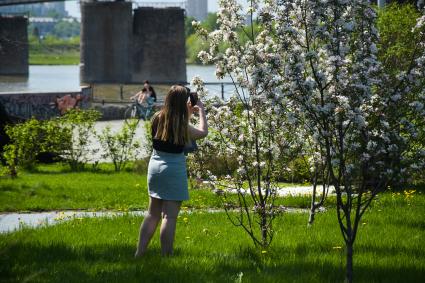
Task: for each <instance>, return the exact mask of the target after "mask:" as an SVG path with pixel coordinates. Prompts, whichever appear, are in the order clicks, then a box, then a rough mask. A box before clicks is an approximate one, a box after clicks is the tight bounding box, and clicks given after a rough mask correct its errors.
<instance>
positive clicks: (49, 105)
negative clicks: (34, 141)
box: [0, 89, 91, 120]
mask: <svg viewBox="0 0 425 283" xmlns="http://www.w3.org/2000/svg"><path fill="white" fill-rule="evenodd" d="M90 96H91V91H90V89H89V90H87V89H82V91H81V92H72V93H69V92H68V93H11V94H1V95H0V103H1V104H2V105H3V107H4V109H5V110H6V112H7V114H8V115H9V116H11V117H14V118H18V119H30V118H31V117H34V118H36V119H40V120H45V119H50V118H53V117H57V116H59V115H62V114H64V113H65V112H66V110H68V109H71V108H83V109H84V108H88V106H89V102H90Z"/></svg>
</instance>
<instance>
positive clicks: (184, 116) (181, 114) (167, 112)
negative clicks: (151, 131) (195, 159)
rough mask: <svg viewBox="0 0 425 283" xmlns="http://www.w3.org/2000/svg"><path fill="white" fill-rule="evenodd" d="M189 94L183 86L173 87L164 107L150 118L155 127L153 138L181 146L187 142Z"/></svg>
mask: <svg viewBox="0 0 425 283" xmlns="http://www.w3.org/2000/svg"><path fill="white" fill-rule="evenodd" d="M188 96H189V94H188V93H187V90H186V88H185V87H183V86H179V85H173V86H172V87H171V88H170V90H169V91H168V94H167V96H166V97H165V103H164V107H163V108H162V109H161V111H159V112H158V114H157V115H155V116H154V117H153V118H152V121H153V123H152V124H153V125H157V130H156V134H155V138H156V139H159V140H162V141H169V142H172V143H174V144H179V145H183V144H186V142H187V141H188V140H189V130H188V128H189V111H188V109H187V99H188Z"/></svg>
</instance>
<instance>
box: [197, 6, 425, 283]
mask: <svg viewBox="0 0 425 283" xmlns="http://www.w3.org/2000/svg"><path fill="white" fill-rule="evenodd" d="M260 2H261V4H260ZM249 3H250V7H249V9H250V13H251V19H252V17H253V15H254V14H256V15H257V21H258V23H257V24H258V32H257V33H255V30H254V29H253V28H251V29H250V30H249V31H247V30H246V29H244V27H243V23H242V22H243V18H242V16H241V12H240V7H238V5H237V3H236V1H234V0H222V1H219V4H220V10H219V13H218V21H219V24H220V28H219V29H218V30H216V31H213V32H212V33H210V34H207V33H206V32H205V31H203V30H202V29H199V33H200V34H201V35H204V36H205V37H207V38H208V39H209V43H210V48H209V51H204V52H201V53H200V54H199V55H200V57H201V59H202V60H203V61H204V62H205V63H211V62H212V63H215V65H216V69H217V76H218V77H223V76H224V75H225V74H228V75H230V76H231V78H232V79H233V81H234V82H235V85H237V89H236V97H235V98H233V99H231V100H230V101H229V102H228V103H227V104H225V105H223V106H219V107H216V108H212V109H211V110H210V114H209V115H210V116H209V118H210V119H211V120H212V121H213V123H212V124H213V125H214V127H215V128H216V134H215V137H214V138H215V139H216V140H215V142H216V144H215V148H218V150H219V151H220V152H222V153H225V154H227V156H229V157H231V156H236V157H237V158H239V159H238V161H239V162H240V164H241V166H240V168H239V169H238V174H236V175H235V176H229V178H228V183H230V182H231V181H233V182H234V183H235V184H236V187H237V192H238V196H239V197H241V196H244V194H243V193H242V188H243V183H244V180H248V183H249V192H250V193H251V196H252V198H253V199H254V202H255V205H257V204H258V203H257V202H256V200H257V199H258V200H260V201H261V200H263V199H264V195H263V190H264V189H270V193H269V194H267V193H266V194H265V196H266V198H267V196H268V195H273V192H274V191H273V189H272V186H270V183H269V180H270V179H269V175H268V173H269V172H273V168H274V166H275V163H273V162H272V161H274V160H275V155H276V154H278V148H279V146H277V147H276V149H272V148H273V146H274V145H279V144H281V143H282V144H291V142H300V140H299V139H295V138H294V140H291V139H290V138H289V139H288V137H294V136H297V135H296V134H294V135H292V136H291V135H288V134H287V132H286V131H287V130H288V129H290V130H292V129H293V128H292V127H293V125H294V124H292V123H290V122H289V121H291V120H292V118H293V117H296V118H297V121H298V122H299V123H301V122H302V123H303V126H304V127H302V128H300V127H299V128H297V131H303V130H304V131H305V132H306V133H307V134H308V136H309V139H307V140H310V141H311V142H312V143H313V146H312V148H313V149H315V150H316V151H317V152H316V153H315V154H313V159H314V160H315V161H314V163H315V164H317V166H316V172H321V175H322V176H323V177H322V178H321V181H322V182H323V183H324V186H325V188H326V187H327V186H329V185H333V186H334V187H335V192H336V199H337V205H336V212H337V213H336V214H337V219H338V223H339V227H340V230H341V233H342V236H343V239H344V241H345V244H346V260H347V264H346V277H347V280H348V281H349V282H352V279H353V246H354V242H355V239H356V237H357V235H358V230H359V223H361V222H360V221H361V218H362V216H363V214H364V213H365V212H366V211H367V209H368V208H369V207H370V205H371V203H372V201H373V199H374V198H375V197H376V196H377V195H378V193H381V192H383V191H384V190H385V189H386V188H387V187H388V185H389V184H392V183H394V180H397V179H400V178H402V177H403V176H405V175H406V173H407V171H406V170H407V169H406V168H408V166H410V165H412V166H410V167H413V168H415V169H419V168H421V167H422V166H423V164H424V162H423V157H424V151H423V148H421V143H415V142H412V139H415V138H417V137H418V136H419V135H418V132H420V131H423V128H422V129H419V130H418V126H419V127H420V126H421V125H423V117H424V114H425V112H424V106H423V105H424V99H425V90H424V85H425V81H424V78H425V70H424V69H425V68H424V65H425V64H424V63H425V48H424V47H425V46H424V44H425V37H424V35H425V28H424V21H425V16H423V17H421V18H419V19H418V23H417V25H416V27H415V29H414V30H413V31H412V32H416V33H417V34H418V40H417V42H416V47H415V52H414V55H413V56H412V58H411V61H410V63H409V64H406V66H407V67H406V69H403V70H400V71H399V72H398V73H397V75H396V76H394V75H388V74H387V73H386V69H385V67H383V66H382V64H381V62H379V60H378V59H377V52H378V48H377V43H378V42H379V34H378V31H377V29H376V27H375V20H376V13H375V10H374V9H373V8H372V7H371V6H370V3H369V1H364V0H352V1H348V0H320V1H313V0H285V1H283V0H282V1H279V0H264V1H249ZM237 31H244V32H245V33H246V34H247V36H248V37H249V39H250V40H249V41H248V42H246V43H245V44H241V42H240V38H239V37H238V33H237ZM223 42H224V45H225V46H226V47H227V49H225V51H224V52H221V50H222V48H220V43H223ZM246 92H247V93H246ZM239 105H242V107H241V108H240V111H239V112H238V111H237V110H236V109H238V107H239ZM288 118H290V119H288ZM273 122H274V123H273ZM293 133H295V132H293ZM214 138H213V139H214ZM422 145H423V143H422ZM286 148H287V149H291V148H290V147H286ZM288 153H289V152H288V151H286V152H285V154H286V156H289V155H288ZM244 161H245V162H244ZM413 161H414V162H413ZM264 172H267V174H266V175H263V173H264ZM253 179H254V180H256V184H257V186H252V184H253V183H252V182H251V181H252V180H253ZM324 191H325V190H324ZM256 197H257V199H256ZM240 199H241V198H240ZM243 200H244V199H242V202H243ZM260 203H261V204H262V205H263V206H260V209H259V210H257V211H259V215H260V219H267V218H266V217H264V218H261V215H268V213H267V212H266V209H267V208H268V207H269V206H268V205H269V204H268V203H266V202H260ZM272 204H273V203H272ZM313 204H314V200H313ZM245 207H246V206H245ZM312 207H313V206H312ZM256 208H258V206H256ZM313 208H314V207H313ZM245 213H246V214H248V213H249V211H246V212H245ZM240 215H241V216H240V217H239V222H238V223H239V224H240V225H242V226H243V224H241V223H243V220H242V219H243V218H242V213H241V214H240ZM260 222H261V221H260ZM248 223H250V222H248ZM263 224H264V225H263V226H261V225H260V226H261V227H267V225H265V224H266V223H263ZM243 227H244V228H245V229H246V230H247V231H248V232H250V231H252V230H250V229H247V228H246V226H243ZM263 238H265V237H264V235H263Z"/></svg>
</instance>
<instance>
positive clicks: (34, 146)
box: [4, 118, 45, 169]
mask: <svg viewBox="0 0 425 283" xmlns="http://www.w3.org/2000/svg"><path fill="white" fill-rule="evenodd" d="M6 133H7V135H8V136H9V137H10V141H11V143H10V144H9V145H6V146H5V153H4V157H5V159H6V162H7V164H8V166H9V167H10V166H12V167H15V168H16V167H17V166H20V167H23V168H25V169H32V168H33V167H34V165H35V163H36V161H37V159H36V157H37V155H38V154H39V153H40V152H42V151H43V150H44V149H45V144H44V142H43V141H44V140H45V130H44V129H43V125H42V122H40V121H38V120H36V119H34V118H32V119H30V120H28V121H26V122H24V123H21V124H16V125H14V126H10V125H7V126H6Z"/></svg>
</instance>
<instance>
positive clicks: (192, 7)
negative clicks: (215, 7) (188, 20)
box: [186, 0, 208, 21]
mask: <svg viewBox="0 0 425 283" xmlns="http://www.w3.org/2000/svg"><path fill="white" fill-rule="evenodd" d="M186 5H187V6H186V16H189V17H194V18H195V19H196V20H198V21H203V20H205V19H206V17H207V15H208V0H187V4H186Z"/></svg>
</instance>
